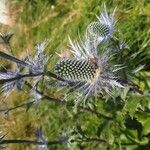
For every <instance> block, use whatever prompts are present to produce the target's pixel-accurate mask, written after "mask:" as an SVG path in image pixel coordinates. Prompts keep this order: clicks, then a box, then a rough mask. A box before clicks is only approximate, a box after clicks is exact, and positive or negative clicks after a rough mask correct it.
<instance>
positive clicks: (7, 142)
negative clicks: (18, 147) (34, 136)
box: [0, 139, 61, 145]
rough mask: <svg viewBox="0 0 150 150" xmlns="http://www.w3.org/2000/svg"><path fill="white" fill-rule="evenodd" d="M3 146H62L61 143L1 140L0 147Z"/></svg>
mask: <svg viewBox="0 0 150 150" xmlns="http://www.w3.org/2000/svg"><path fill="white" fill-rule="evenodd" d="M3 144H34V145H55V144H61V143H60V141H48V142H46V143H45V142H38V141H32V140H13V139H10V140H1V141H0V145H3Z"/></svg>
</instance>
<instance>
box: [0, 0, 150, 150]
mask: <svg viewBox="0 0 150 150" xmlns="http://www.w3.org/2000/svg"><path fill="white" fill-rule="evenodd" d="M104 2H105V3H106V6H107V7H108V10H110V11H112V10H113V9H114V8H115V7H117V14H116V18H117V19H118V23H117V27H116V28H117V29H119V31H116V32H117V34H118V35H119V37H120V38H121V39H123V40H125V41H126V42H127V44H128V45H129V47H130V49H126V50H125V51H124V53H123V58H122V60H120V61H121V62H123V63H124V64H125V65H127V66H128V68H127V69H126V70H125V74H127V73H126V72H132V71H133V70H134V69H135V68H137V67H138V66H142V65H144V68H143V69H142V70H141V71H140V72H139V73H137V74H135V76H130V75H129V76H127V77H126V78H128V79H130V80H132V81H133V82H135V83H136V84H138V85H139V86H140V88H141V89H142V90H143V91H144V95H142V96H139V95H138V94H135V93H128V96H126V97H125V99H126V100H130V101H131V102H132V101H133V103H127V105H126V106H124V107H123V108H122V106H119V104H114V103H113V102H109V101H108V102H105V101H100V102H99V100H97V99H95V105H97V110H98V111H99V112H102V113H104V114H106V115H112V116H116V117H118V120H119V119H120V124H123V123H124V122H126V121H125V119H124V116H125V115H127V114H128V109H129V108H130V107H131V108H135V109H133V112H130V111H129V114H130V113H133V117H134V118H137V120H138V122H139V123H140V124H142V126H143V127H142V132H146V133H141V134H142V137H141V141H142V140H144V138H145V137H147V136H148V135H149V134H150V132H149V131H150V128H149V127H147V128H146V127H144V123H145V121H146V119H145V120H144V121H142V119H141V118H140V117H139V116H140V113H139V112H138V111H137V109H136V108H137V105H139V104H141V103H142V107H143V109H144V110H147V109H148V111H149V110H150V103H149V101H148V99H149V98H150V95H149V93H148V92H149V88H150V71H149V70H150V64H149V59H150V50H149V47H150V39H149V36H150V29H149V22H150V11H149V10H150V4H148V2H147V1H146V0H141V1H140V0H115V1H109V0H90V1H88V0H82V1H81V0H72V1H70V0H59V1H58V0H40V1H39V0H32V1H29V0H23V1H21V0H12V1H11V2H10V4H11V7H12V8H11V9H12V10H13V12H14V17H15V18H16V20H15V23H14V24H13V26H4V25H0V32H4V31H11V32H13V33H14V37H13V39H12V41H11V44H12V47H13V50H14V51H13V52H14V54H15V55H16V56H17V57H19V58H23V57H24V55H26V53H27V52H28V53H31V54H33V53H34V51H33V49H34V45H35V44H36V43H37V42H39V41H43V40H45V39H48V40H49V45H48V47H47V48H46V54H47V55H53V57H52V58H51V59H50V61H49V66H48V68H49V69H53V65H54V64H55V63H56V61H57V60H58V56H57V55H56V54H55V53H56V52H61V51H64V50H65V49H66V48H67V43H68V35H69V36H70V37H71V38H72V39H76V38H77V36H78V32H80V34H81V35H83V34H84V32H85V29H86V27H87V25H88V24H89V23H90V22H91V21H92V20H94V19H95V18H96V15H98V14H99V9H100V6H101V5H102V4H103V3H104ZM13 12H12V13H13ZM1 66H5V67H7V68H9V69H12V68H14V65H12V64H11V65H10V63H9V62H5V61H4V60H2V63H1ZM45 92H46V93H47V94H48V95H50V96H51V95H52V96H54V97H56V98H59V97H62V93H61V92H62V90H60V89H57V88H54V89H53V88H51V86H49V89H46V90H45ZM122 94H125V93H122ZM136 96H137V97H136ZM135 97H136V98H135ZM28 98H29V97H28V90H26V91H24V92H19V93H18V91H14V92H13V93H12V94H11V96H9V98H8V100H7V101H6V102H7V103H8V106H11V107H12V106H16V105H18V104H20V103H23V102H25V101H26V100H27V99H28ZM1 99H2V96H1ZM135 99H136V100H135ZM134 100H135V101H134ZM137 100H139V101H140V102H139V103H137V105H136V103H135V102H136V101H137ZM133 105H135V106H133ZM0 106H1V108H3V106H4V104H3V102H2V101H1V105H0ZM112 108H113V109H112ZM130 115H131V114H130ZM131 116H132V115H131ZM0 119H1V122H0V129H1V131H3V133H8V134H7V138H8V139H36V138H35V136H34V132H35V130H36V128H37V127H39V126H42V129H43V133H44V135H45V136H46V137H48V139H49V140H55V139H57V137H58V136H59V133H60V132H61V131H62V130H63V129H65V128H66V127H71V128H72V127H73V126H81V128H82V129H83V130H86V134H87V135H90V136H91V137H95V136H97V135H98V136H100V137H101V136H102V137H105V139H106V140H108V142H109V143H113V141H114V140H115V141H116V140H118V137H120V138H119V139H123V140H124V137H122V135H121V134H120V132H119V131H117V130H118V129H119V125H116V124H115V125H114V123H113V122H107V121H104V119H103V118H100V119H98V118H97V117H96V116H95V115H93V114H91V113H85V112H81V113H79V114H74V112H73V111H72V109H70V108H68V107H66V106H60V105H56V104H54V103H50V102H48V101H42V102H40V105H39V106H38V109H37V106H33V107H31V109H30V110H29V111H28V112H25V110H24V109H17V110H14V111H12V112H10V114H9V115H3V114H1V115H0ZM127 123H128V122H127ZM134 123H135V122H134ZM134 123H133V124H134ZM147 124H148V123H147ZM148 125H149V126H150V123H149V124H148ZM148 125H147V126H148ZM145 126H146V125H145ZM127 127H128V126H127ZM103 128H104V129H103ZM110 128H111V129H112V130H109V129H110ZM127 129H128V130H129V131H131V132H132V133H133V135H134V136H137V132H136V130H133V129H131V128H130V127H128V128H127ZM145 130H148V131H145ZM107 131H108V132H107ZM96 134H97V135H96ZM117 136H118V137H117ZM139 140H140V138H139ZM82 146H83V147H84V146H85V149H86V150H91V149H104V150H105V149H107V146H105V145H102V146H101V147H100V145H99V144H98V143H96V142H93V143H86V144H85V145H84V144H83V145H82ZM82 146H80V147H82ZM141 147H142V146H141ZM113 148H116V147H115V146H114V145H112V146H111V147H110V149H113ZM139 148H140V146H139ZM146 148H147V146H145V149H146ZM10 149H12V150H13V149H15V150H21V149H25V150H28V149H33V150H34V149H37V147H35V146H31V145H9V146H8V150H10ZM50 149H51V150H53V149H58V150H59V149H65V146H53V147H50ZM72 149H73V150H76V149H79V148H77V147H75V148H73V147H72ZM80 149H82V148H80ZM117 149H119V148H118V147H117ZM120 149H121V148H120ZM125 149H127V150H128V149H129V150H130V149H131V150H132V149H134V147H132V146H131V147H130V146H128V147H126V148H125Z"/></svg>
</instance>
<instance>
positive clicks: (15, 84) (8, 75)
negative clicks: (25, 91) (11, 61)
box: [0, 71, 24, 94]
mask: <svg viewBox="0 0 150 150" xmlns="http://www.w3.org/2000/svg"><path fill="white" fill-rule="evenodd" d="M19 76H20V73H19V72H18V71H16V72H12V71H7V72H1V73H0V80H5V79H13V78H14V80H12V81H10V82H6V83H5V84H4V85H3V86H2V88H1V91H2V92H3V93H5V94H8V93H10V92H11V91H12V90H13V89H14V88H17V89H18V90H21V89H22V87H23V85H24V80H23V79H17V77H19Z"/></svg>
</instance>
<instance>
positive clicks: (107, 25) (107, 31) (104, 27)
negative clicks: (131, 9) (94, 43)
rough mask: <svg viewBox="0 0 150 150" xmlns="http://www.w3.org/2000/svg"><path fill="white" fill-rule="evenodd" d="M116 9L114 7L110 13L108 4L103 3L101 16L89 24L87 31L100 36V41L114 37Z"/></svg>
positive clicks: (97, 36) (96, 36)
mask: <svg viewBox="0 0 150 150" xmlns="http://www.w3.org/2000/svg"><path fill="white" fill-rule="evenodd" d="M115 11H116V9H114V11H113V13H112V14H108V11H107V8H106V6H105V5H103V10H102V12H101V14H100V16H97V20H96V21H93V22H91V24H89V26H88V28H87V32H88V33H90V34H91V36H93V37H95V38H98V40H99V43H100V42H101V41H105V40H107V39H109V38H110V37H112V34H113V31H114V26H115V23H116V21H115V19H114V15H115Z"/></svg>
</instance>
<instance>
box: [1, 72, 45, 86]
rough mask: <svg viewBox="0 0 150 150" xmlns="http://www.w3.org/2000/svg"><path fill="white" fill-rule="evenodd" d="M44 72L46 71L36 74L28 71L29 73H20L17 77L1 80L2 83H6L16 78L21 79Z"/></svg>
mask: <svg viewBox="0 0 150 150" xmlns="http://www.w3.org/2000/svg"><path fill="white" fill-rule="evenodd" d="M43 74H44V73H43V72H42V73H36V74H33V73H28V74H23V75H18V76H16V77H13V78H10V79H2V80H0V84H3V83H6V82H11V81H14V80H20V79H22V78H28V77H36V76H41V75H43Z"/></svg>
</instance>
